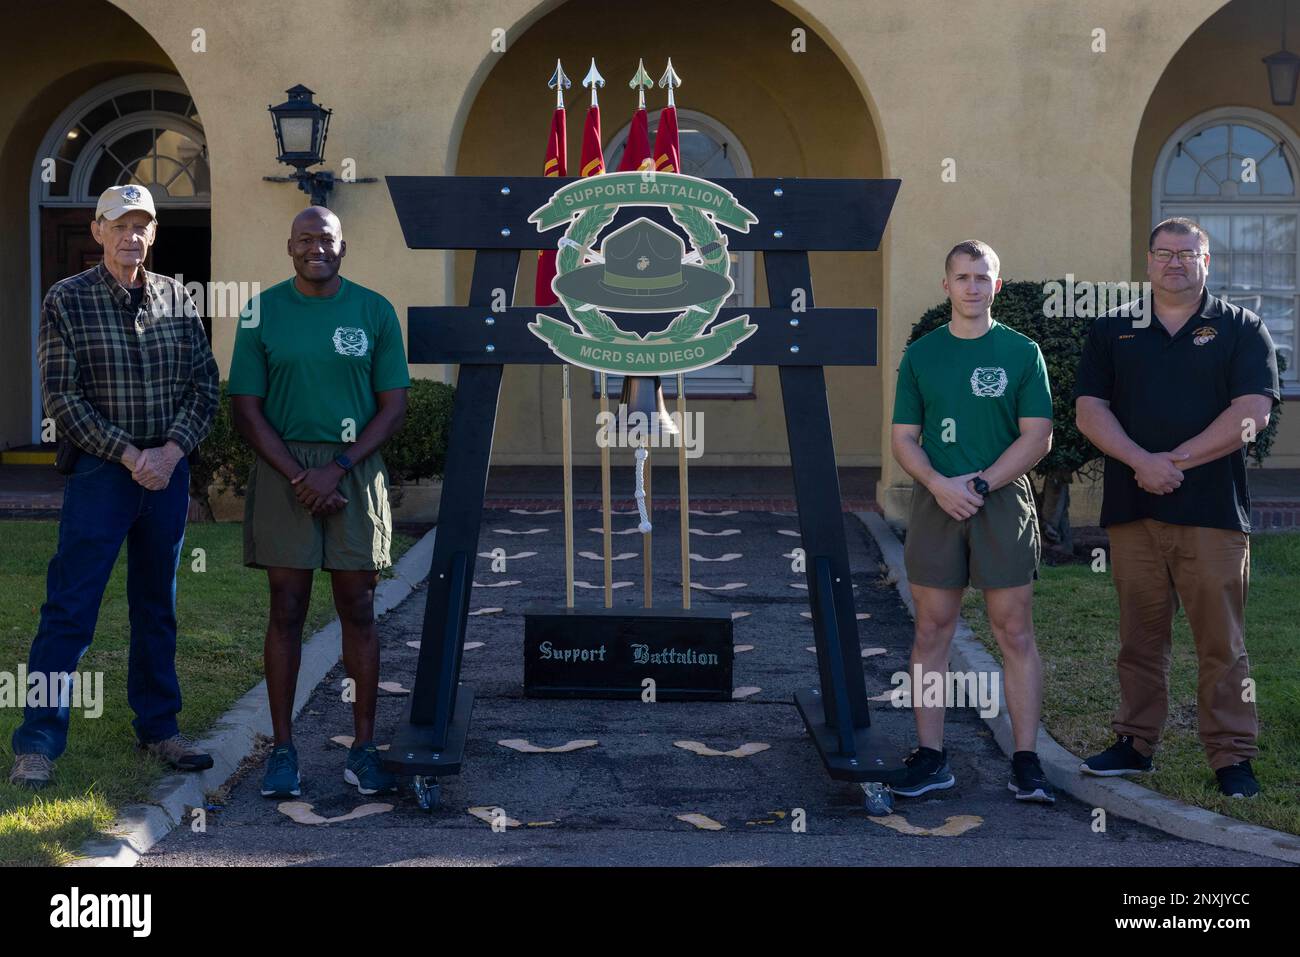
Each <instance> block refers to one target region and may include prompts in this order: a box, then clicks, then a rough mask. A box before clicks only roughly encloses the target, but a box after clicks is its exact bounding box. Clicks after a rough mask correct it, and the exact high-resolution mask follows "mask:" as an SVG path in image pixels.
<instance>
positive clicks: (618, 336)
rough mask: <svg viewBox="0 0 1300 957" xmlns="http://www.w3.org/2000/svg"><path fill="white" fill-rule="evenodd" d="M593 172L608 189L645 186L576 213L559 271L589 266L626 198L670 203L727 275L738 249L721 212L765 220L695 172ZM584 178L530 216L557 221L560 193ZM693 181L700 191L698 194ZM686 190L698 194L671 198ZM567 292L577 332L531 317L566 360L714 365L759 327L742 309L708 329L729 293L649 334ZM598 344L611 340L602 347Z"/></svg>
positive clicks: (639, 367)
mask: <svg viewBox="0 0 1300 957" xmlns="http://www.w3.org/2000/svg"><path fill="white" fill-rule="evenodd" d="M593 179H599V180H601V181H602V182H601V184H600V187H601V190H602V191H613V190H614V189H616V188H619V187H621V186H623V185H624V184H626V185H632V186H635V187H638V188H639V194H638V195H636V196H634V197H633V198H630V199H628V200H626V201H624V202H618V201H615V202H589V203H586V204H584V205H583V206H582V207H581V208H580V209H578V210H577V211H576V212H573V213H570V214H569V215H570V216H571V217H572V218H571V219H570V221H569V226H568V229H567V230H565V233H564V235H565V238H566V239H568V240H570V242H563V243H562V244H561V246H560V251H559V253H558V255H557V256H556V262H555V269H556V274H557V275H558V276H563V275H565V274H566V273H569V272H572V271H573V270H575V269H578V268H579V267H581V265H582V260H583V256H584V253H583V249H584V248H585V249H590V248H591V247H592V243H593V242H594V241H595V240H596V238H597V237H598V236H599V235H600V231H601V230H602V229H604V228H605V227H606V226H608V225H609V224H610V223H611V222H613V220H614V217H615V215H617V213H618V211H619V210H620V209H621V208H623V207H624V206H638V205H660V206H665V207H666V208H667V209H668V212H669V215H670V216H671V217H672V219H673V222H675V223H676V224H677V225H678V226H680V227H681V228H682V230H683V231H685V233H686V235H687V236H688V237H689V239H690V242H691V247H692V249H693V250H701V249H706V248H707V249H709V250H710V252H709V253H708V254H707V255H704V256H703V257H702V260H703V266H704V268H705V269H708V270H710V271H711V272H715V273H717V274H719V275H722V276H727V275H728V273H729V271H730V266H731V257H730V255H729V254H728V251H727V238H726V236H725V235H724V234H723V232H722V231H721V230H720V229H719V228H718V224H717V219H722V220H723V221H724V222H725V223H726V224H727V225H729V226H732V227H734V228H738V229H741V230H742V231H748V228H749V224H750V223H752V222H757V221H758V220H757V217H755V216H754V215H753V213H751V212H749V211H748V210H746V209H745V208H744V207H742V206H740V205H739V204H737V203H736V202H735V199H734V197H732V196H731V194H730V193H728V192H727V191H726V190H723V189H722V188H721V187H717V186H714V184H712V183H709V182H708V181H707V180H701V179H698V178H696V177H693V176H683V175H680V174H675V173H656V174H653V175H647V174H643V173H640V172H631V173H622V174H607V175H605V176H602V177H593ZM582 182H584V181H579V183H576V184H570V186H568V187H565V188H564V189H562V190H560V191H558V192H557V193H556V194H555V196H553V197H552V198H551V202H550V203H548V204H547V205H546V206H544V207H542V208H541V209H540V210H537V211H536V212H535V213H534V214H533V215H532V217H530V221H534V222H537V223H538V224H539V225H538V229H539V230H540V229H544V228H548V227H547V226H546V225H545V224H546V223H547V222H548V221H550V222H551V223H552V224H553V225H554V224H558V222H562V221H563V220H562V219H559V218H558V217H559V216H560V215H563V207H562V206H561V205H560V199H561V197H562V196H563V195H564V194H565V193H573V192H575V190H574V187H575V186H579V185H580V184H581V183H582ZM688 184H689V185H688ZM698 184H703V185H704V186H707V187H708V188H709V190H710V191H709V192H707V193H706V194H704V195H705V196H706V198H707V199H708V200H711V201H712V205H713V207H714V208H713V209H712V211H711V212H710V211H706V209H705V208H703V205H706V204H705V203H703V202H702V201H701V200H700V193H699V190H700V186H699V185H698ZM691 189H695V190H696V191H697V192H696V193H695V194H694V195H691V194H690V193H689V190H691ZM683 190H686V191H687V196H688V198H689V199H690V200H691V201H689V202H666V201H663V200H665V199H668V198H671V197H672V196H673V195H674V193H676V194H678V195H680V194H681V192H682V191H683ZM588 192H593V191H591V190H589V191H588ZM557 207H559V211H558V212H557ZM559 300H560V303H561V305H563V306H564V310H565V313H566V314H567V316H568V318H569V319H570V320H571V321H572V322H573V324H574V325H575V326H576V327H577V329H578V332H577V333H575V332H574V330H573V328H572V327H570V326H567V325H565V324H564V323H561V322H557V321H556V320H555V319H553V318H551V317H550V316H547V315H544V314H538V316H537V320H536V321H535V322H533V323H530V324H529V327H528V328H529V330H530V331H531V332H532V333H533V334H534V335H536V336H538V337H539V338H541V339H543V340H545V341H546V342H547V343H548V344H549V345H550V346H551V350H552V351H553V352H555V353H556V354H557V355H559V356H560V357H561V358H563V359H564V360H565V361H567V362H571V363H573V364H574V365H579V366H583V367H585V368H589V369H594V370H596V371H600V372H616V373H638V374H644V375H662V374H671V373H674V372H687V371H691V370H693V369H701V368H706V367H707V366H710V365H714V364H715V363H717V362H720V361H721V360H722V359H725V358H726V357H727V356H728V355H730V354H731V353H732V351H734V349H735V347H736V345H737V344H739V343H740V342H742V341H744V340H745V339H747V338H749V336H750V335H752V334H753V333H754V332H755V331H756V330H757V328H758V327H757V326H755V325H753V324H751V323H750V322H749V317H748V316H737V317H736V318H734V319H731V320H728V321H727V322H725V323H722V324H721V325H719V326H717V327H715V328H713V329H712V330H710V331H709V332H708V333H707V334H706V333H705V330H706V329H709V327H710V326H711V325H712V323H713V321H714V320H715V319H717V317H718V312H719V310H721V308H722V304H723V303H724V302H725V301H726V298H725V297H720V298H717V299H711V300H709V301H707V302H702V303H698V304H696V305H694V306H692V307H690V308H688V309H686V310H684V311H682V312H680V313H678V314H677V315H676V316H675V317H674V318H673V320H672V321H671V322H670V323H669V324H668V326H667V328H665V329H662V330H660V331H658V332H651V333H647V334H646V335H645V336H644V337H643V336H639V335H637V334H636V333H634V332H628V331H627V330H624V329H621V328H620V327H619V325H618V323H616V322H615V321H614V320H613V318H611V317H610V315H609V314H608V313H606V312H605V311H604V310H603V309H601V308H599V307H598V306H595V305H593V304H591V303H587V302H583V301H582V300H580V299H575V298H573V297H571V296H563V295H562V296H559ZM597 345H599V346H604V347H606V348H601V349H597V348H595V346H597ZM673 347H686V348H677V349H674V348H673Z"/></svg>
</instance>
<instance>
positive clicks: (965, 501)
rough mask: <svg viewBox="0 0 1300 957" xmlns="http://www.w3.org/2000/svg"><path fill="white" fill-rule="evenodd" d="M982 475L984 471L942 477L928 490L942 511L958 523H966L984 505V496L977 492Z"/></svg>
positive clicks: (931, 484)
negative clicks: (977, 484) (976, 487)
mask: <svg viewBox="0 0 1300 957" xmlns="http://www.w3.org/2000/svg"><path fill="white" fill-rule="evenodd" d="M982 474H983V470H981V471H979V472H967V473H966V474H965V475H953V476H944V475H940V476H939V477H938V478H936V479H935V480H934V481H933V482H931V483H930V484H929V485H928V486H927V488H929V490H930V494H931V495H933V496H934V500H935V501H936V502H938V503H939V507H940V508H941V509H943V510H944V511H945V512H947V513H948V514H949V515H950V516H952V517H953V518H955V519H957V521H959V522H961V521H965V520H966V519H968V518H970V517H971V516H972V515H974V514H975V513H976V512H978V511H979V510H980V509H981V508H982V507H983V505H984V496H983V495H981V494H980V493H979V492H977V491H975V480H976V479H977V478H979V477H980V476H981V475H982Z"/></svg>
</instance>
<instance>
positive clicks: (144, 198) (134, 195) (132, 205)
mask: <svg viewBox="0 0 1300 957" xmlns="http://www.w3.org/2000/svg"><path fill="white" fill-rule="evenodd" d="M133 209H138V210H140V211H141V212H145V213H148V214H149V216H150V217H151V218H153V219H155V220H156V219H157V218H158V213H157V212H156V211H155V210H154V207H153V196H151V195H150V193H149V190H147V189H145V188H144V187H143V186H110V187H109V188H108V189H106V190H104V191H103V192H102V193H100V194H99V203H98V205H96V206H95V218H96V219H99V217H101V216H103V217H104V218H105V219H110V220H111V219H117V218H118V217H119V216H121V215H122V214H123V213H129V212H131V211H132V210H133Z"/></svg>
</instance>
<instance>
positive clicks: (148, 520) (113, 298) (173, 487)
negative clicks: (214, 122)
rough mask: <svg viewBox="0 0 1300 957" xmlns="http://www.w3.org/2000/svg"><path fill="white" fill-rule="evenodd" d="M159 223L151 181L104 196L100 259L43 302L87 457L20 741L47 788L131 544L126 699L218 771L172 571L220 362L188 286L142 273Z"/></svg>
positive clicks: (152, 729)
mask: <svg viewBox="0 0 1300 957" xmlns="http://www.w3.org/2000/svg"><path fill="white" fill-rule="evenodd" d="M156 230H157V216H156V213H155V211H154V204H153V197H152V196H151V195H150V194H149V191H148V190H147V189H145V188H144V187H141V186H114V187H111V188H109V189H107V190H105V191H104V193H103V195H101V196H100V198H99V204H98V207H97V208H96V210H95V221H94V222H93V223H91V232H92V234H93V235H94V237H95V240H96V241H97V242H98V243H99V244H100V245H101V246H103V247H104V259H103V262H101V263H100V264H99V265H97V266H95V267H94V268H92V269H87V270H86V271H85V272H82V273H79V274H78V275H76V276H72V277H71V278H68V279H64V280H62V281H60V282H57V283H55V284H54V285H53V286H51V287H50V290H49V292H48V293H47V294H46V296H45V302H44V304H43V305H42V307H41V327H40V339H39V345H38V358H39V362H40V369H41V388H42V392H43V395H44V401H45V412H46V414H47V415H49V416H50V417H51V418H53V420H54V422H55V428H56V430H57V433H58V435H59V438H60V445H61V446H66V447H70V448H73V449H75V453H76V462H75V465H73V467H72V471H71V473H70V474H69V475H68V480H67V485H66V487H65V489H64V493H63V512H62V517H61V520H60V522H59V544H58V550H57V551H56V552H55V555H54V558H53V559H52V560H51V562H50V567H49V575H48V579H47V582H46V600H45V604H44V605H43V606H42V607H41V621H40V627H39V629H38V630H37V632H36V639H35V640H34V641H33V642H32V649H31V655H30V657H29V660H28V667H27V671H28V675H29V682H30V681H31V680H32V678H36V680H37V682H38V683H39V682H40V681H41V678H39V677H36V676H43V678H44V684H45V687H46V688H49V689H54V690H55V693H54V694H51V695H46V696H44V700H34V699H33V695H32V694H31V693H29V694H28V700H27V707H26V710H25V713H24V720H23V723H22V724H21V725H20V726H19V728H18V730H17V731H15V732H14V736H13V750H14V757H15V760H14V766H13V770H12V771H11V773H10V776H9V780H10V782H11V783H14V784H19V785H24V786H27V787H32V788H39V787H41V786H43V785H45V784H46V783H48V782H49V780H50V776H51V771H52V768H53V762H54V760H55V759H56V758H58V756H59V755H60V754H62V753H63V750H64V748H65V747H66V745H67V738H68V714H69V707H68V705H69V702H68V700H67V699H68V695H67V693H66V690H65V691H64V693H62V694H58V693H57V692H58V691H59V690H60V689H66V681H67V679H66V678H64V677H63V676H66V675H70V674H72V673H73V672H75V671H76V669H77V665H78V662H79V661H80V660H81V656H82V655H83V654H85V652H86V649H87V648H89V647H90V642H91V639H92V638H93V637H94V634H95V622H96V619H97V618H98V617H99V606H100V602H101V600H102V599H103V595H104V588H105V586H106V585H107V584H108V578H109V574H110V573H111V572H112V570H113V565H114V563H115V562H116V561H117V556H118V553H119V552H120V551H121V548H122V543H123V542H124V541H125V542H126V543H127V584H126V592H127V601H128V603H129V605H130V620H131V653H130V660H129V666H128V675H127V700H128V701H129V703H130V705H131V709H132V711H134V712H135V720H134V722H133V724H134V727H135V732H136V736H137V738H138V741H139V746H140V747H141V748H143V749H146V750H148V751H149V752H151V753H152V754H154V755H155V756H157V757H158V758H160V759H162V760H163V761H165V762H167V763H168V764H170V765H171V766H172V767H174V768H178V769H182V770H202V769H204V768H209V767H211V766H212V759H211V757H209V756H208V755H206V754H202V753H199V752H198V751H197V749H196V748H194V746H193V745H191V744H190V743H189V742H187V741H186V740H185V739H184V738H183V737H182V736H181V735H180V733H179V729H178V727H177V723H176V715H177V713H178V712H179V711H180V710H181V693H180V686H179V683H178V681H177V678H176V569H177V566H178V564H179V563H180V554H181V542H182V540H183V539H184V535H185V518H186V513H187V512H188V510H189V463H188V461H187V459H186V456H187V455H188V454H189V453H190V452H192V451H193V450H194V448H195V446H197V445H198V444H199V442H201V441H202V440H203V438H204V437H205V436H206V435H207V434H208V432H209V431H210V430H211V428H212V420H213V418H214V417H215V415H216V411H217V399H218V395H219V381H218V370H217V364H216V361H215V360H214V359H213V357H212V350H211V348H210V347H209V346H208V339H207V335H206V334H205V333H204V331H203V324H202V322H201V321H200V319H199V314H198V310H197V309H196V308H195V306H194V303H193V301H192V300H191V299H190V298H189V296H188V294H187V293H186V291H185V288H184V287H183V286H182V285H181V284H180V283H179V282H177V281H176V280H174V279H169V278H167V277H164V276H160V275H157V274H155V273H151V272H148V271H146V270H145V268H144V261H145V257H146V255H147V254H148V252H149V247H150V246H151V245H152V243H153V241H154V237H155V235H156ZM60 458H62V455H61V456H60ZM65 470H66V469H65ZM37 686H39V684H38V685H37Z"/></svg>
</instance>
